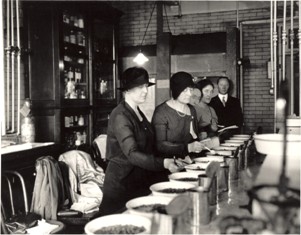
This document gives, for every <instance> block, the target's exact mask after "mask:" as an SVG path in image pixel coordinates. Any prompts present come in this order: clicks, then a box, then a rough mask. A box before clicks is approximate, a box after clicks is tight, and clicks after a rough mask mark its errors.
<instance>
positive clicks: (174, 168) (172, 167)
mask: <svg viewBox="0 0 301 235" xmlns="http://www.w3.org/2000/svg"><path fill="white" fill-rule="evenodd" d="M164 168H165V169H167V170H169V171H170V172H171V173H174V172H178V171H180V170H182V169H183V168H184V165H183V166H181V165H178V162H175V161H174V159H172V158H165V159H164Z"/></svg>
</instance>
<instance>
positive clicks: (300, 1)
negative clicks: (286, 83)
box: [298, 0, 301, 117]
mask: <svg viewBox="0 0 301 235" xmlns="http://www.w3.org/2000/svg"><path fill="white" fill-rule="evenodd" d="M298 37H299V93H300V92H301V73H300V71H301V50H300V48H301V0H299V30H298ZM299 117H301V96H300V95H299Z"/></svg>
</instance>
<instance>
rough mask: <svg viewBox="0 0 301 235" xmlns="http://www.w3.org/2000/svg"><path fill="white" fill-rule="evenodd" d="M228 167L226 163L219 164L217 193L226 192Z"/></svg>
mask: <svg viewBox="0 0 301 235" xmlns="http://www.w3.org/2000/svg"><path fill="white" fill-rule="evenodd" d="M228 180H229V166H228V165H227V164H226V163H221V164H220V170H219V171H218V172H217V185H218V192H227V191H228V188H229V186H228Z"/></svg>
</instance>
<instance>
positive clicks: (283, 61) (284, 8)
mask: <svg viewBox="0 0 301 235" xmlns="http://www.w3.org/2000/svg"><path fill="white" fill-rule="evenodd" d="M285 45H286V0H284V1H283V27H282V81H285V79H286V78H285Z"/></svg>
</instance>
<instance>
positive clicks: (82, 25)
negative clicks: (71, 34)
mask: <svg viewBox="0 0 301 235" xmlns="http://www.w3.org/2000/svg"><path fill="white" fill-rule="evenodd" d="M78 27H79V28H81V29H83V28H84V17H83V16H82V15H79V17H78Z"/></svg>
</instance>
